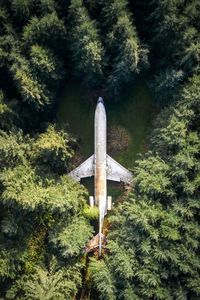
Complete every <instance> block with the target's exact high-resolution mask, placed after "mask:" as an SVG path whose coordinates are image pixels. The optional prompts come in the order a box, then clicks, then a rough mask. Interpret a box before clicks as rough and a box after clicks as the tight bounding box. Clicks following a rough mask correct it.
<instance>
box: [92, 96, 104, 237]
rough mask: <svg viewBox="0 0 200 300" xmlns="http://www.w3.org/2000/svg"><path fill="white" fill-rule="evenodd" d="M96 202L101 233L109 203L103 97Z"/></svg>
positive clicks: (97, 124) (98, 112) (99, 108)
mask: <svg viewBox="0 0 200 300" xmlns="http://www.w3.org/2000/svg"><path fill="white" fill-rule="evenodd" d="M94 136H95V176H94V178H95V204H96V205H97V206H98V207H99V234H100V235H101V232H102V226H103V219H104V215H105V213H106V208H107V207H106V203H107V174H106V169H107V166H106V111H105V107H104V104H103V101H102V100H101V98H100V99H99V101H98V103H97V107H96V111H95V134H94ZM100 239H101V238H100Z"/></svg>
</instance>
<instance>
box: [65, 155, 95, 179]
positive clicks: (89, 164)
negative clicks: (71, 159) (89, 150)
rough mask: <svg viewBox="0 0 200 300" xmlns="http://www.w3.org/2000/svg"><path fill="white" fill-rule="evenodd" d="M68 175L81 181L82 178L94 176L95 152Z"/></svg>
mask: <svg viewBox="0 0 200 300" xmlns="http://www.w3.org/2000/svg"><path fill="white" fill-rule="evenodd" d="M68 175H69V176H71V177H73V178H74V179H75V180H77V181H80V180H81V178H85V177H91V176H94V154H93V155H92V156H90V157H89V158H88V159H86V160H85V161H84V162H83V163H82V164H80V166H78V167H77V168H75V169H74V170H72V171H71V172H70V173H69V174H68Z"/></svg>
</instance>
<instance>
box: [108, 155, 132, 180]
mask: <svg viewBox="0 0 200 300" xmlns="http://www.w3.org/2000/svg"><path fill="white" fill-rule="evenodd" d="M107 179H108V180H113V181H123V182H126V183H130V182H131V180H132V174H131V172H130V171H128V170H127V169H126V168H124V167H123V166H122V165H120V164H119V163H118V162H117V161H116V160H114V159H113V158H112V157H110V156H109V155H108V154H107Z"/></svg>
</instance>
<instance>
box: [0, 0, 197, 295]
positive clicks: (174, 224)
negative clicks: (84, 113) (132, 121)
mask: <svg viewBox="0 0 200 300" xmlns="http://www.w3.org/2000/svg"><path fill="white" fill-rule="evenodd" d="M139 78H143V80H145V82H146V84H147V85H148V88H149V89H150V92H151V94H152V95H153V101H154V105H155V106H156V107H157V111H158V113H157V115H156V116H155V117H154V120H153V129H152V130H150V133H149V138H148V146H147V147H146V150H145V153H142V154H140V155H139V154H138V156H137V159H136V161H134V163H132V164H130V165H128V168H129V170H131V171H132V173H133V183H132V186H131V187H129V188H128V189H126V191H125V192H124V194H123V196H122V199H120V201H116V203H115V206H114V207H113V209H112V211H111V212H109V214H108V216H107V219H106V223H107V227H108V233H107V244H106V250H105V251H104V254H103V255H102V257H98V255H96V254H95V253H90V254H87V253H85V251H84V249H85V246H86V245H87V243H88V241H89V240H90V239H91V238H92V237H93V235H94V234H95V231H96V225H97V217H98V212H97V210H96V209H95V208H94V209H92V208H90V206H89V203H88V196H89V193H88V191H87V188H86V187H84V186H83V185H82V184H80V183H78V182H75V181H74V180H73V179H72V178H70V177H69V176H68V175H67V174H68V173H69V172H70V171H71V170H72V169H73V168H74V166H75V162H76V157H77V155H78V154H77V153H79V151H80V145H79V141H78V140H77V138H76V137H75V136H73V134H72V132H71V130H70V124H68V120H67V119H66V120H65V123H63V124H60V123H59V122H58V120H57V111H58V107H59V95H60V93H61V92H62V90H63V88H64V87H65V86H67V85H69V84H70V81H71V80H73V81H76V82H78V83H79V84H80V85H81V87H82V89H84V90H86V91H87V95H88V102H89V101H90V102H93V103H96V101H97V97H98V96H100V95H101V96H103V97H104V100H105V105H109V103H111V104H112V103H114V105H115V106H116V107H117V106H118V107H119V106H120V103H122V102H123V101H124V103H123V105H124V106H123V107H125V106H126V100H125V99H124V98H123V94H124V93H125V92H126V90H127V89H128V88H129V87H131V86H133V85H134V84H135V83H136V82H137V80H138V79H139ZM69 86H70V85H69ZM72 105H73V103H72ZM74 105H75V104H74ZM82 105H84V103H83V104H82ZM75 109H76V108H75ZM79 126H82V125H81V124H79ZM91 126H93V125H92V124H91ZM0 299H18V300H34V299H36V300H62V299H63V300H64V299H66V300H75V299H76V300H79V299H80V300H154V299H155V300H157V299H158V300H159V299H160V300H161V299H163V300H198V299H200V2H199V0H188V1H186V0H134V1H131V0H0Z"/></svg>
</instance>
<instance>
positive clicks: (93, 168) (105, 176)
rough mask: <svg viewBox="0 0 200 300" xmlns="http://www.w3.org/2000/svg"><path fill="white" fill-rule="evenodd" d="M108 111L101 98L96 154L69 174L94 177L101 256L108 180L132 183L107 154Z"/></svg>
mask: <svg viewBox="0 0 200 300" xmlns="http://www.w3.org/2000/svg"><path fill="white" fill-rule="evenodd" d="M106 137H107V132H106V111H105V107H104V103H103V99H102V98H101V97H100V98H99V100H98V102H97V106H96V110H95V118H94V154H93V155H92V156H90V157H89V158H88V159H87V160H86V161H84V162H83V163H82V164H81V165H80V166H78V167H77V168H75V169H74V170H72V171H71V172H70V173H69V176H71V177H73V178H74V179H75V180H78V181H80V180H81V178H85V177H90V176H94V197H92V196H90V205H91V206H93V205H94V204H95V205H96V206H98V208H99V234H98V248H99V256H100V255H101V248H102V240H103V238H104V237H103V234H102V230H103V221H104V216H105V215H106V213H107V210H110V209H111V202H112V200H111V197H107V180H113V181H118V182H120V181H123V182H125V183H130V182H131V180H132V174H131V173H130V172H129V171H128V170H127V169H126V168H124V167H123V166H122V165H120V164H119V163H118V162H116V161H115V160H114V159H112V158H111V157H110V156H109V155H108V154H107V149H106V148H107V147H106V144H107V138H106Z"/></svg>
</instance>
